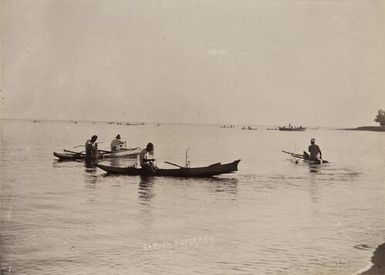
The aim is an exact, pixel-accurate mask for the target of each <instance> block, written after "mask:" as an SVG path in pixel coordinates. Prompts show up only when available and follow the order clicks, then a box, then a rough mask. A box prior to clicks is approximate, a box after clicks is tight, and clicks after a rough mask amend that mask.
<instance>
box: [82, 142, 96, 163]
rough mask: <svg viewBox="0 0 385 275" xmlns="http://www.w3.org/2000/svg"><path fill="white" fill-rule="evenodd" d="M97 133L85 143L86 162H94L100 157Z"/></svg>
mask: <svg viewBox="0 0 385 275" xmlns="http://www.w3.org/2000/svg"><path fill="white" fill-rule="evenodd" d="M97 139H98V136H97V135H93V136H92V137H91V139H89V140H87V142H86V144H85V151H86V164H92V163H93V162H94V161H95V160H96V159H97V157H98V144H97V143H96V140H97Z"/></svg>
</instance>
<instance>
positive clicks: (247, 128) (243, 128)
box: [242, 126, 258, 130]
mask: <svg viewBox="0 0 385 275" xmlns="http://www.w3.org/2000/svg"><path fill="white" fill-rule="evenodd" d="M242 130H258V128H254V127H251V126H248V127H242Z"/></svg>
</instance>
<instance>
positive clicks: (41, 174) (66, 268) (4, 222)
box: [0, 122, 385, 274]
mask: <svg viewBox="0 0 385 275" xmlns="http://www.w3.org/2000/svg"><path fill="white" fill-rule="evenodd" d="M29 124H31V125H32V123H27V124H25V123H24V124H23V123H13V124H12V123H11V124H9V125H8V126H7V125H5V126H3V130H4V131H3V132H2V134H3V137H2V138H3V140H2V142H3V141H4V142H3V143H2V145H3V146H2V148H1V160H2V163H1V167H0V169H1V205H0V207H1V213H2V215H1V216H0V219H1V228H0V238H1V240H2V243H1V245H2V255H1V256H2V264H1V268H3V270H9V267H10V266H12V268H11V272H13V273H14V274H63V273H68V274H109V273H116V274H128V273H130V274H144V273H148V274H161V273H165V274H166V273H167V274H187V273H188V274H194V273H195V274H197V273H201V274H213V273H215V274H233V273H242V272H243V273H245V274H354V273H355V271H357V270H359V269H361V268H362V267H363V266H366V265H367V264H368V262H367V261H368V259H369V258H370V256H371V255H370V254H371V251H370V250H365V249H357V248H354V246H355V245H357V244H368V245H370V246H371V247H376V246H377V245H378V243H379V242H381V241H383V235H384V231H383V225H384V223H385V220H384V215H383V211H381V210H382V209H383V203H384V198H383V194H384V192H385V190H384V188H385V187H384V184H383V179H384V177H385V172H384V169H383V160H384V158H383V155H384V152H380V151H379V150H372V149H371V148H385V139H383V138H382V136H381V138H379V136H376V134H373V133H357V134H354V135H356V137H357V138H359V142H360V145H362V148H365V150H361V149H360V148H358V146H357V142H356V140H355V139H352V138H350V137H351V136H352V135H353V134H352V133H348V132H345V131H343V132H338V131H327V130H325V131H323V130H319V131H317V137H318V139H319V140H323V151H324V152H325V156H326V157H328V158H329V159H333V163H330V164H328V165H321V166H316V167H311V166H309V165H302V164H301V163H298V164H295V163H292V162H290V161H288V160H286V159H285V157H283V156H282V153H281V149H282V148H290V146H291V145H292V144H293V142H297V143H298V144H307V142H308V140H309V137H308V136H306V135H307V133H306V132H304V133H301V134H298V135H292V134H287V133H281V132H278V131H277V132H275V131H274V132H272V131H262V130H261V131H254V132H253V133H252V135H249V134H247V135H246V134H245V133H244V132H242V131H238V130H237V129H230V130H229V131H225V132H224V131H223V129H220V128H219V127H213V126H205V125H199V126H196V125H194V126H192V125H162V127H152V126H150V125H148V126H143V127H135V128H134V127H131V128H129V130H128V129H127V128H121V129H120V130H119V132H120V133H123V129H125V130H127V131H129V132H127V135H129V140H130V141H131V142H132V145H135V146H136V145H143V140H148V139H149V137H153V138H151V140H154V142H155V143H156V144H157V152H156V153H157V159H158V160H159V162H160V163H162V162H161V157H163V159H164V160H172V161H174V162H178V160H183V159H184V158H185V149H186V148H187V146H188V144H193V146H192V147H191V149H190V151H189V157H190V159H191V160H193V161H194V164H196V166H200V165H202V166H204V165H206V164H210V163H215V162H218V161H221V162H225V161H226V162H227V161H232V160H234V159H238V158H242V163H241V165H240V167H239V168H240V170H239V171H238V172H237V173H235V174H231V175H223V176H219V177H216V178H208V179H180V178H167V177H138V176H133V177H132V176H113V175H111V176H109V175H107V174H106V173H105V172H104V171H101V170H100V169H98V168H96V169H95V168H94V167H90V168H88V167H84V165H85V164H84V163H83V162H71V161H70V162H56V161H55V162H53V163H52V159H53V156H52V152H53V151H57V150H58V148H71V147H70V146H73V145H76V144H79V141H82V140H84V139H85V137H88V136H89V135H90V133H94V132H98V133H100V135H101V136H102V135H103V137H109V136H110V137H114V136H116V132H117V129H116V128H113V127H111V126H110V125H104V124H103V123H100V124H95V125H94V124H92V123H89V124H86V123H80V122H79V123H78V124H76V125H74V124H73V123H65V122H63V123H53V122H46V123H35V124H33V127H31V125H29ZM28 125H29V126H28ZM67 128H68V129H67ZM20 129H23V130H25V131H26V132H28V133H30V135H29V140H28V150H27V149H26V148H25V147H26V146H25V140H24V139H23V137H22V136H21V135H19V134H18V133H19V132H20ZM42 133H44V134H42ZM56 133H61V134H60V135H56ZM198 135H199V138H197V136H198ZM342 143H343V144H344V148H343V150H342V149H341V146H340V144H342ZM186 144H187V145H186ZM224 148H225V149H224ZM213 152H215V154H213ZM105 162H106V163H107V164H109V165H114V166H120V167H125V166H129V165H132V164H133V163H132V162H131V161H130V160H123V159H110V160H106V161H105ZM41 232H44V233H41ZM36 236H38V237H36ZM205 236H215V243H214V244H213V245H210V246H208V245H199V246H196V245H188V246H178V247H173V248H167V249H158V250H147V251H144V250H143V249H141V248H142V247H143V244H152V243H156V242H158V241H162V240H164V241H166V242H173V241H174V240H185V239H186V237H188V238H190V237H191V238H195V239H198V240H199V239H201V238H204V237H205ZM62 240H65V242H66V243H65V245H61V244H62V243H63V241H62ZM58 244H59V245H58ZM138 248H139V249H138ZM336 259H338V260H337V261H336ZM4 272H5V271H3V273H4Z"/></svg>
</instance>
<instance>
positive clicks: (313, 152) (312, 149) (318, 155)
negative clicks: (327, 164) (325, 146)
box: [309, 138, 322, 160]
mask: <svg viewBox="0 0 385 275" xmlns="http://www.w3.org/2000/svg"><path fill="white" fill-rule="evenodd" d="M309 153H310V156H309V159H310V160H322V152H321V149H320V148H319V146H318V145H317V144H315V139H314V138H312V139H311V140H310V145H309Z"/></svg>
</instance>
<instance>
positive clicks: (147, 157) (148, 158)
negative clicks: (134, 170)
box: [139, 142, 158, 174]
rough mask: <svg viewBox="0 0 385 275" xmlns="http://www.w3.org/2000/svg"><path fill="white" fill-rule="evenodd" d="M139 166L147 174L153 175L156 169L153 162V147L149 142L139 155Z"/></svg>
mask: <svg viewBox="0 0 385 275" xmlns="http://www.w3.org/2000/svg"><path fill="white" fill-rule="evenodd" d="M139 161H140V166H141V167H142V169H144V170H145V171H146V172H147V173H149V174H155V173H156V170H157V169H158V167H156V165H155V163H154V161H155V159H154V145H153V144H152V143H151V142H150V143H148V144H147V146H146V148H145V149H143V150H142V152H140V155H139Z"/></svg>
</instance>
